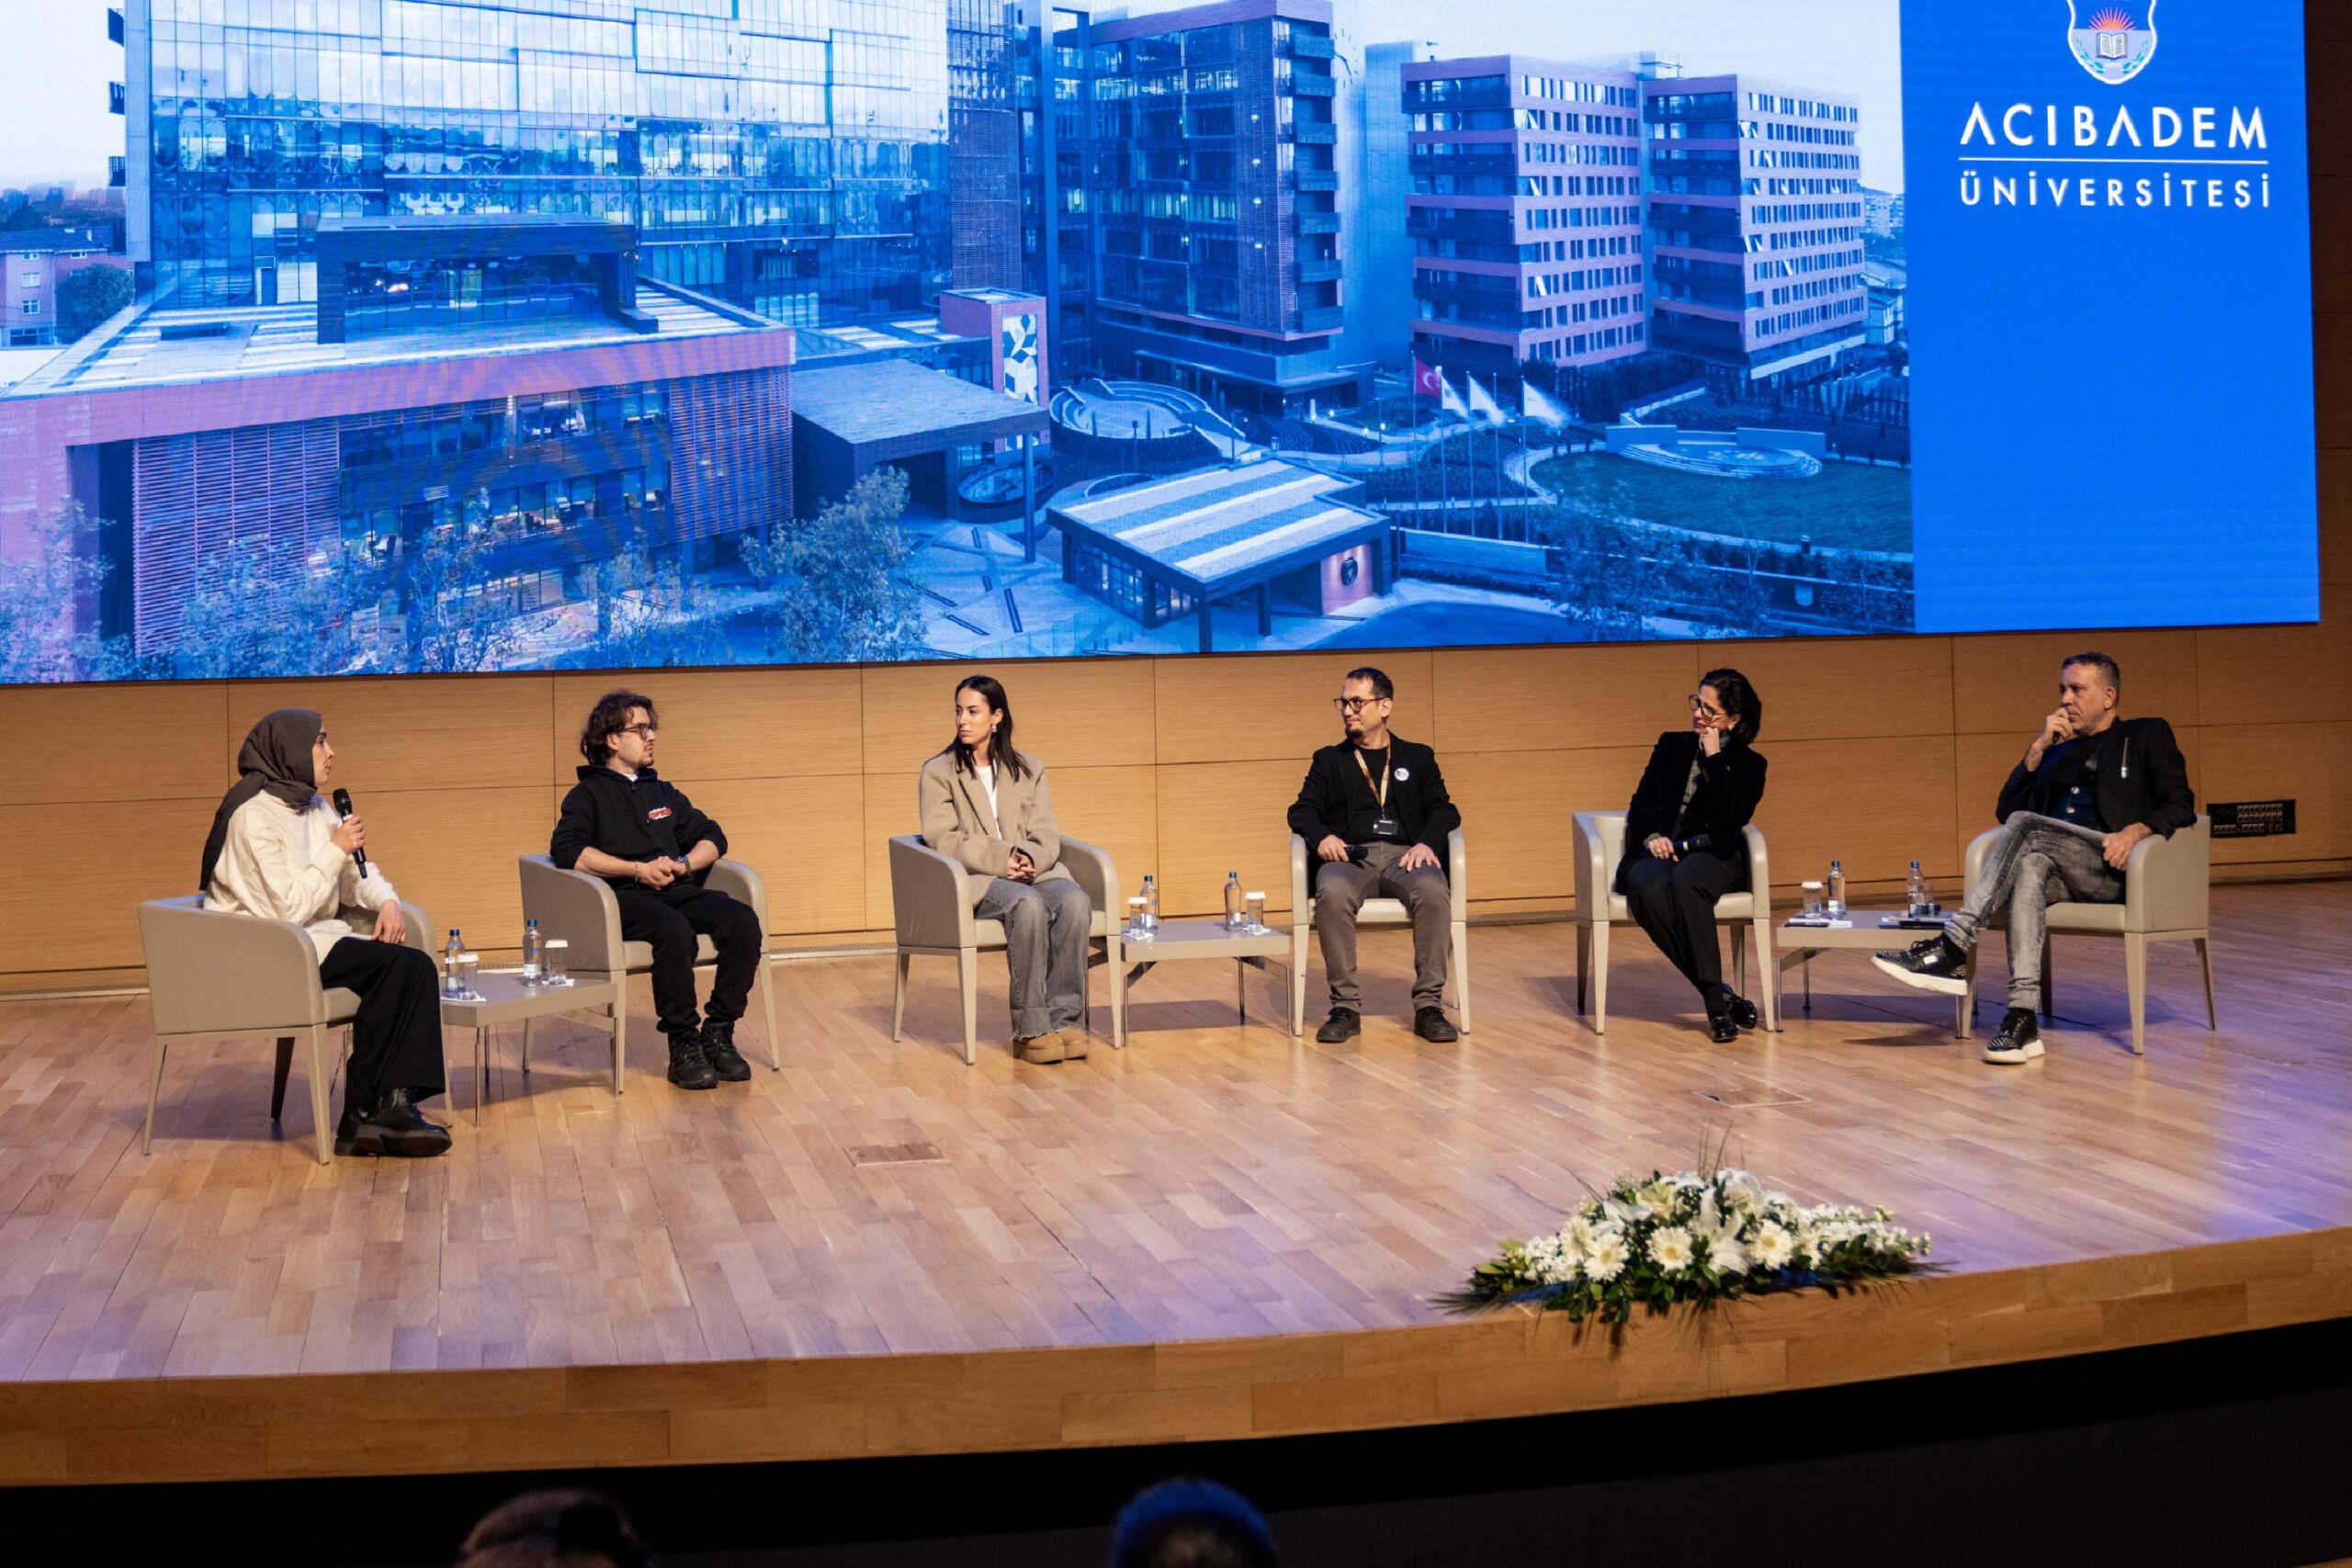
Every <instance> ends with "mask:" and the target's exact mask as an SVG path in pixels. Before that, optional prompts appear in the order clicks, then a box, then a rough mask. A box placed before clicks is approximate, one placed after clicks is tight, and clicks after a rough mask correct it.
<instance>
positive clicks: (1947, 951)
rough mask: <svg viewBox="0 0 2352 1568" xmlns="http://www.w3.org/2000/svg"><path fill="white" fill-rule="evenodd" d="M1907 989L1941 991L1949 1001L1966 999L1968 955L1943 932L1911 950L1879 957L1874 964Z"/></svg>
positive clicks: (1873, 959)
mask: <svg viewBox="0 0 2352 1568" xmlns="http://www.w3.org/2000/svg"><path fill="white" fill-rule="evenodd" d="M1871 963H1873V964H1877V965H1878V966H1879V967H1880V968H1881V969H1883V970H1885V971H1886V972H1887V973H1888V974H1890V975H1892V976H1894V977H1895V978H1896V979H1898V980H1900V981H1902V982H1903V983H1904V984H1905V985H1906V986H1912V987H1917V988H1918V989H1919V990H1922V991H1938V992H1940V993H1942V994H1943V995H1945V996H1947V997H1957V996H1962V995H1965V994H1966V992H1967V990H1968V981H1967V980H1966V978H1965V977H1964V975H1965V972H1966V970H1967V967H1968V954H1967V953H1966V952H1964V951H1963V950H1962V949H1961V948H1960V947H1958V946H1956V945H1955V944H1954V943H1953V942H1952V940H1951V938H1950V937H1948V936H1945V935H1944V934H1942V933H1941V932H1940V931H1939V932H1938V933H1937V934H1936V935H1934V936H1931V937H1928V938H1927V939H1926V940H1924V941H1921V942H1913V943H1912V944H1911V945H1910V946H1909V947H1907V948H1903V949H1900V950H1896V951H1889V952H1886V953H1879V954H1878V955H1877V956H1875V957H1873V958H1872V959H1871Z"/></svg>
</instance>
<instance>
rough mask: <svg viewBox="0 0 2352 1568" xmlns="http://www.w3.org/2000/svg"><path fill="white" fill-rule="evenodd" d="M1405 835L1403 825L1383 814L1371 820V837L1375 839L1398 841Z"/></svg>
mask: <svg viewBox="0 0 2352 1568" xmlns="http://www.w3.org/2000/svg"><path fill="white" fill-rule="evenodd" d="M1404 835H1405V828H1404V824H1402V823H1400V822H1398V821H1397V818H1394V817H1390V816H1387V815H1386V814H1385V813H1384V814H1383V815H1381V816H1378V817H1375V818H1373V819H1372V836H1373V837H1374V838H1375V839H1400V838H1403V837H1404Z"/></svg>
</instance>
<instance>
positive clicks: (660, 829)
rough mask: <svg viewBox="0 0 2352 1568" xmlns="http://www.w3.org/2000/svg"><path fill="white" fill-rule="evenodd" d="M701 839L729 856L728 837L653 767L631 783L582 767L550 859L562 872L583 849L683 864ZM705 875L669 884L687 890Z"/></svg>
mask: <svg viewBox="0 0 2352 1568" xmlns="http://www.w3.org/2000/svg"><path fill="white" fill-rule="evenodd" d="M705 839H707V840H710V843H711V847H712V848H714V849H716V850H717V851H718V852H719V853H720V854H722V855H723V854H725V853H726V852H727V835H726V834H725V833H723V832H720V831H719V829H718V823H716V822H714V821H712V820H711V819H710V818H708V817H706V816H704V815H703V813H702V812H701V811H699V810H698V809H696V808H695V803H694V802H693V801H691V800H688V799H687V798H686V796H685V793H684V791H682V790H680V789H679V788H678V786H677V785H675V784H670V783H668V782H667V781H666V780H664V779H662V777H661V776H660V775H659V774H657V773H654V771H653V770H652V769H651V768H639V770H638V771H637V782H636V783H634V784H632V783H630V782H629V780H628V778H627V777H626V776H624V775H623V774H620V773H615V772H614V771H613V770H612V769H610V768H582V769H581V770H580V782H579V783H578V784H573V785H572V786H571V793H570V794H568V795H565V796H564V797H563V809H562V812H561V813H560V815H559V816H558V817H557V818H556V824H555V833H554V836H553V837H552V838H550V839H549V840H548V859H550V860H552V861H554V862H555V863H556V864H558V865H560V866H561V867H562V868H563V869H564V870H566V871H570V870H571V869H572V868H573V867H575V866H577V865H578V864H579V863H580V852H581V851H582V850H601V851H603V852H605V853H606V854H608V855H617V856H618V857H619V858H621V859H622V860H632V861H646V860H652V859H654V858H655V857H656V856H669V857H672V858H674V859H677V860H684V859H685V858H686V852H688V851H689V850H691V849H693V848H694V847H695V845H696V844H698V843H701V842H702V841H703V840H705ZM707 874H708V873H707V872H700V871H698V872H695V874H693V875H692V876H691V877H684V876H682V877H680V878H679V879H678V880H677V881H676V882H673V883H672V884H671V886H673V887H677V888H682V889H688V890H691V888H693V887H698V886H701V885H702V881H703V878H704V877H705V876H707ZM605 881H607V882H609V883H611V884H612V885H613V886H616V887H628V886H635V885H634V884H633V883H632V882H631V881H630V880H629V879H628V877H626V876H608V877H606V878H605Z"/></svg>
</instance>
